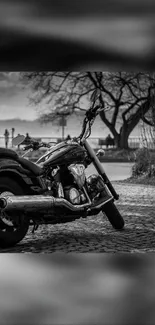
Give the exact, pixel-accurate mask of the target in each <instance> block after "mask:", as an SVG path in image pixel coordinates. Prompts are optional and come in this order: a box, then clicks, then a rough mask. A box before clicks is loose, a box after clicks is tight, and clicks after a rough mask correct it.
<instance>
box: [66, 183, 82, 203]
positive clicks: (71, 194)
mask: <svg viewBox="0 0 155 325" xmlns="http://www.w3.org/2000/svg"><path fill="white" fill-rule="evenodd" d="M64 192H65V198H66V199H67V200H68V201H69V202H71V203H72V204H80V203H81V195H80V193H79V191H78V190H77V189H76V188H75V187H71V186H67V187H65V188H64Z"/></svg>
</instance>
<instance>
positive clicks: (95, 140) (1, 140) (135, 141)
mask: <svg viewBox="0 0 155 325" xmlns="http://www.w3.org/2000/svg"><path fill="white" fill-rule="evenodd" d="M34 138H35V139H37V138H38V139H40V140H41V141H44V142H55V143H57V142H59V141H61V138H60V137H40V136H34ZM99 140H105V138H102V137H90V138H89V139H88V141H89V143H90V145H91V146H92V148H100V147H105V145H103V146H101V145H99V143H100V142H101V141H99ZM128 144H129V147H130V148H134V149H138V148H141V147H143V146H144V145H145V146H147V147H149V148H150V149H155V143H154V142H153V141H152V139H151V138H148V139H147V141H143V139H142V138H141V137H129V140H128ZM0 147H1V148H4V147H5V137H4V136H0ZM8 148H13V146H12V137H9V141H8ZM109 148H111V146H109Z"/></svg>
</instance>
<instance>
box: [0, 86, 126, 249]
mask: <svg viewBox="0 0 155 325" xmlns="http://www.w3.org/2000/svg"><path fill="white" fill-rule="evenodd" d="M97 96H98V94H97V91H94V92H93V94H92V97H91V99H92V105H91V108H90V109H89V110H88V111H87V112H86V115H85V118H84V120H83V125H82V132H81V134H80V135H79V137H77V138H73V139H71V140H68V141H62V142H61V143H59V144H54V145H53V144H50V143H49V144H47V143H44V142H39V141H36V140H35V139H32V138H31V139H30V144H28V145H26V146H25V147H24V150H27V151H26V153H25V154H24V155H23V156H22V157H20V156H19V155H18V154H17V153H16V152H15V151H14V150H11V149H4V148H0V247H3V248H6V247H11V246H13V245H15V244H17V243H18V242H20V241H21V240H22V239H23V238H24V237H25V235H26V233H27V231H28V229H29V226H31V225H32V226H33V230H32V232H34V231H35V230H37V228H38V226H39V225H41V224H58V223H66V222H71V221H74V220H75V219H77V218H81V217H83V218H86V217H87V216H90V215H97V214H98V213H99V212H101V211H102V213H103V215H106V217H107V218H108V219H109V221H110V223H111V224H112V226H113V227H114V228H115V229H117V230H122V229H123V228H124V220H123V218H122V216H121V215H120V213H119V211H118V209H117V207H116V206H115V204H114V200H118V198H119V195H118V194H117V193H116V191H115V189H114V187H113V186H112V184H111V182H110V180H109V179H108V177H107V175H106V173H105V171H104V168H103V166H102V164H101V163H100V160H99V158H98V156H99V155H101V154H102V153H103V152H102V151H101V150H99V151H98V152H97V154H95V152H94V150H93V149H92V148H91V146H90V145H89V143H88V141H87V138H88V137H89V136H90V134H91V127H92V124H93V122H94V120H95V117H96V116H97V114H98V113H99V111H100V110H101V109H102V108H101V107H100V106H99V105H95V103H96V101H97V98H98V97H97ZM24 139H25V137H24V136H22V135H18V136H17V137H16V138H14V139H13V144H14V145H19V144H22V142H23V140H24ZM41 147H47V148H48V150H47V151H46V153H44V154H43V156H42V157H40V158H39V159H38V161H37V162H36V163H33V162H32V161H30V160H28V159H26V158H24V157H25V155H26V154H27V153H28V152H29V151H30V150H38V149H39V148H41ZM91 163H93V164H94V167H95V168H96V170H97V174H93V175H91V176H88V177H86V174H85V169H86V168H87V167H88V166H89V165H90V164H91Z"/></svg>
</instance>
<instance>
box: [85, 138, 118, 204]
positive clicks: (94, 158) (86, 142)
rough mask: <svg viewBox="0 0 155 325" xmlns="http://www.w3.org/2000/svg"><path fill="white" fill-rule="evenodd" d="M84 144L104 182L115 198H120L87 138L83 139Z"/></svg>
mask: <svg viewBox="0 0 155 325" xmlns="http://www.w3.org/2000/svg"><path fill="white" fill-rule="evenodd" d="M82 144H83V146H84V147H85V149H86V150H87V153H88V155H89V158H90V159H91V161H92V163H93V164H94V166H95V168H96V170H97V172H98V173H99V175H101V177H102V178H103V180H104V183H105V184H106V185H107V187H108V189H109V191H110V192H111V194H112V195H113V197H114V199H115V200H118V199H119V195H118V193H116V191H115V189H114V187H113V186H112V184H111V182H110V180H109V178H108V177H107V175H106V173H105V171H104V168H103V166H102V165H101V163H100V161H99V159H98V158H97V156H96V154H95V152H94V150H93V149H92V148H91V146H90V145H89V143H88V141H87V140H83V141H82Z"/></svg>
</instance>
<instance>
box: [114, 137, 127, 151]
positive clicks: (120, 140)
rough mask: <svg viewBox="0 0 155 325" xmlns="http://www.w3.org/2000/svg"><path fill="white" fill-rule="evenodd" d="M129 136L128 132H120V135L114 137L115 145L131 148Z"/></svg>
mask: <svg viewBox="0 0 155 325" xmlns="http://www.w3.org/2000/svg"><path fill="white" fill-rule="evenodd" d="M128 138H129V135H128V134H125V135H123V134H118V136H115V137H114V141H115V145H116V147H117V148H118V149H127V150H128V149H129V145H128Z"/></svg>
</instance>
